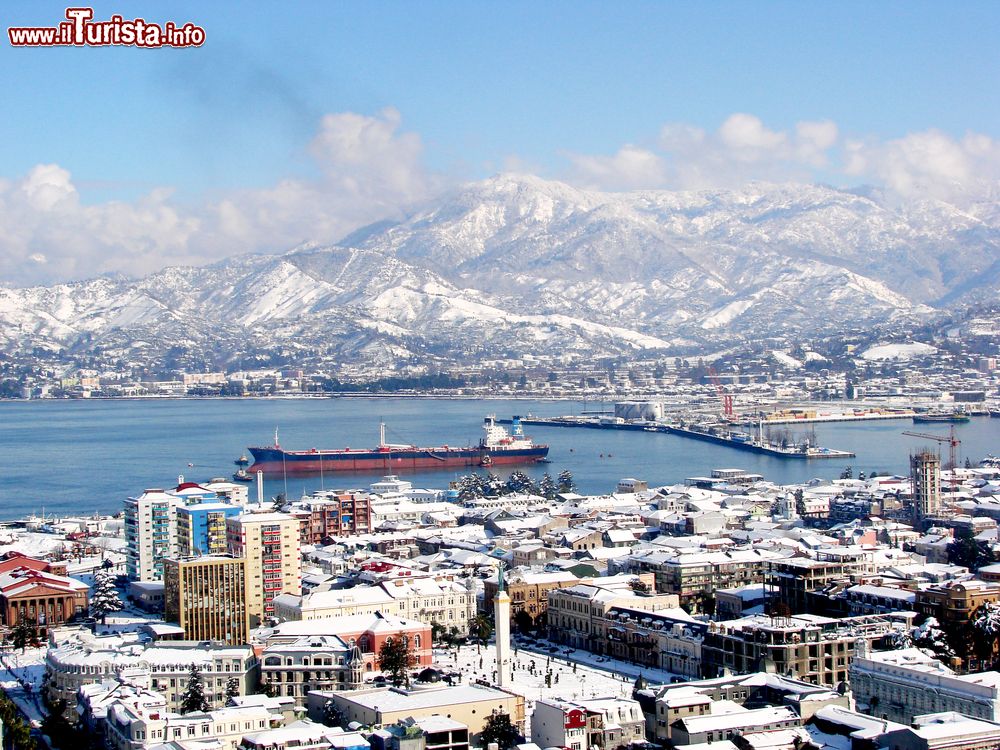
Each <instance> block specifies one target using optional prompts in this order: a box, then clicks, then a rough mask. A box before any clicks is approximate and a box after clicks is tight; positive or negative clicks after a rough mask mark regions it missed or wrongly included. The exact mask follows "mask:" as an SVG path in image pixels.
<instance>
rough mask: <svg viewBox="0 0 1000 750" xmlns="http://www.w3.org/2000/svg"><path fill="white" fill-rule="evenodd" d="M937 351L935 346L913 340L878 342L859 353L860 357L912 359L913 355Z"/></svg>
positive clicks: (870, 358) (918, 355) (919, 355)
mask: <svg viewBox="0 0 1000 750" xmlns="http://www.w3.org/2000/svg"><path fill="white" fill-rule="evenodd" d="M935 352H937V347H936V346H931V345H930V344H921V343H919V342H915V343H912V344H879V345H878V346H873V347H871V348H869V349H865V351H864V353H863V354H862V355H861V358H862V359H867V360H877V359H912V358H913V357H923V356H926V355H928V354H934V353H935Z"/></svg>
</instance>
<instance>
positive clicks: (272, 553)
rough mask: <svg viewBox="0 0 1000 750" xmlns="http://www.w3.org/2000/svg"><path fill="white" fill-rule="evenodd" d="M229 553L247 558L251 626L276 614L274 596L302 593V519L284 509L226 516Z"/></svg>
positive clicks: (248, 604) (248, 602) (248, 603)
mask: <svg viewBox="0 0 1000 750" xmlns="http://www.w3.org/2000/svg"><path fill="white" fill-rule="evenodd" d="M226 536H227V539H228V543H229V553H230V554H231V555H233V557H245V558H246V580H247V610H248V613H249V615H250V627H251V628H254V627H257V626H258V625H260V624H261V623H262V622H264V621H265V619H267V618H271V617H272V616H273V615H274V604H273V601H274V597H276V596H278V595H279V594H281V593H290V594H301V593H302V555H301V552H300V546H299V522H298V520H297V519H295V518H293V517H292V516H290V515H287V514H284V513H244V514H242V515H240V516H236V517H234V518H228V519H226Z"/></svg>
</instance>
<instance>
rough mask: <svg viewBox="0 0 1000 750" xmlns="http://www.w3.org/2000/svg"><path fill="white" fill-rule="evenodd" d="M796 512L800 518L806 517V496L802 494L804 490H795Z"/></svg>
mask: <svg viewBox="0 0 1000 750" xmlns="http://www.w3.org/2000/svg"><path fill="white" fill-rule="evenodd" d="M795 512H796V513H798V514H799V516H804V515H805V514H806V500H805V494H804V493H803V492H802V488H801V487H800V488H799V489H797V490H795Z"/></svg>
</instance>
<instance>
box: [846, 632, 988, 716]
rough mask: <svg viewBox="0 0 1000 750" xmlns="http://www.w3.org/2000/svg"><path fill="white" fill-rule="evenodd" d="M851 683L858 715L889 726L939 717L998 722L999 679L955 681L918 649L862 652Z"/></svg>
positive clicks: (969, 677)
mask: <svg viewBox="0 0 1000 750" xmlns="http://www.w3.org/2000/svg"><path fill="white" fill-rule="evenodd" d="M850 678H851V689H852V691H853V692H854V698H855V700H856V701H857V705H858V708H859V710H864V711H866V712H867V713H870V714H871V715H873V716H878V717H880V718H885V719H888V720H889V721H896V722H899V723H901V724H911V723H912V722H913V720H914V718H915V717H916V716H919V715H921V714H927V713H938V712H941V711H957V712H959V713H962V714H965V715H966V716H971V717H974V718H977V719H988V720H990V721H997V720H1000V673H997V672H979V673H976V674H968V675H956V674H955V673H954V672H953V671H952V670H951V669H950V668H949V667H947V666H945V665H944V664H942V663H941V662H940V661H938V660H937V659H935V658H933V657H931V656H928V655H927V654H925V653H924V652H923V651H922V650H920V649H918V648H907V649H900V650H897V651H867V650H865V651H863V652H862V653H860V654H859V655H858V656H856V657H855V659H854V660H853V661H852V662H851V669H850Z"/></svg>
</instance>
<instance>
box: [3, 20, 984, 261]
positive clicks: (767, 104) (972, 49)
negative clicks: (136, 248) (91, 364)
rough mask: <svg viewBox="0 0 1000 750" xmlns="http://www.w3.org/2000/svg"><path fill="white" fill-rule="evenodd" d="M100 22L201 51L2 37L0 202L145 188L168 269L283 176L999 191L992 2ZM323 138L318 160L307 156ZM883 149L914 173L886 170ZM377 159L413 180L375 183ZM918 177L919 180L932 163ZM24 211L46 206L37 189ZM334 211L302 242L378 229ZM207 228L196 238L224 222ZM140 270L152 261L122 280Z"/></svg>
mask: <svg viewBox="0 0 1000 750" xmlns="http://www.w3.org/2000/svg"><path fill="white" fill-rule="evenodd" d="M65 7H66V6H65V4H64V3H58V4H53V3H46V2H7V3H5V4H4V6H3V20H4V26H5V27H7V26H21V25H25V26H31V25H52V24H55V23H57V22H59V21H60V20H63V19H64V10H65ZM94 8H95V18H96V19H98V20H103V19H106V18H108V17H109V16H110V15H111V14H113V13H120V14H122V15H124V16H125V17H126V18H135V17H143V18H145V19H147V20H149V21H158V22H165V21H168V20H170V21H175V22H185V21H192V22H194V23H197V24H199V25H201V26H203V27H204V28H205V30H206V33H207V41H206V43H205V45H204V46H203V47H201V48H197V49H185V50H176V49H159V50H140V49H134V48H103V49H93V48H82V49H81V48H63V49H13V48H11V47H10V45H9V44H8V43H7V42H6V39H5V40H4V43H3V44H2V45H0V76H2V78H0V90H2V91H3V92H4V105H3V114H2V116H0V165H2V168H0V180H6V181H7V182H8V186H7V190H8V192H9V191H10V189H11V187H10V186H11V185H23V184H25V183H24V181H25V180H29V178H30V176H31V175H32V174H33V172H32V170H35V169H37V167H38V165H57V166H58V170H59V171H52V170H50V171H49V172H47V173H46V174H45V175H41V176H39V175H36V176H37V179H35V181H34V183H33V184H41V183H42V182H44V184H46V185H52V184H54V182H55V183H59V182H60V181H62V183H64V184H61V186H57V187H59V189H64V192H66V191H69V192H72V199H73V202H74V207H75V208H74V210H75V211H77V212H80V211H82V210H83V209H84V208H88V207H95V208H100V207H106V206H107V205H108V203H109V201H121V202H124V203H126V204H128V205H130V206H135V205H136V203H137V202H138V203H141V202H142V201H144V200H147V201H148V200H150V194H151V193H154V194H155V197H154V198H153V199H152V201H153V203H154V204H155V206H156V207H155V209H149V210H155V211H159V210H161V209H163V207H164V206H166V207H168V208H169V209H170V210H172V211H174V212H175V213H176V214H177V216H176V219H177V222H178V226H180V227H182V228H183V227H187V230H186V231H187V233H186V234H185V231H180V230H179V233H178V236H177V237H176V238H175V240H176V241H175V245H174V246H173V247H175V249H176V248H183V249H184V251H185V252H177V253H174V254H173V255H170V258H171V259H174V260H185V259H186V260H191V259H192V258H197V257H199V253H202V254H203V253H204V249H203V246H204V245H205V244H206V243H208V242H209V235H208V234H206V231H207V230H206V227H208V226H209V225H210V224H212V220H210V219H209V218H207V216H206V214H205V213H204V212H205V211H209V212H210V213H217V209H218V207H219V205H220V204H222V203H225V202H226V201H227V200H229V201H232V202H234V204H239V205H240V206H241V208H242V210H243V211H244V213H245V214H246V215H249V214H250V213H253V211H257V212H260V211H263V209H262V205H261V202H262V201H266V200H267V198H268V195H270V197H271V198H272V199H273V198H274V195H273V194H272V193H273V192H274V191H276V190H277V189H278V187H279V186H280V185H281V184H282V183H283V182H288V181H293V182H295V184H296V185H299V186H300V187H302V189H305V188H306V187H314V186H315V185H316V184H317V183H320V182H322V183H323V184H324V185H326V186H327V188H329V186H330V185H331V184H336V185H340V186H341V187H340V188H338V189H343V188H342V185H343V184H346V183H347V182H351V183H352V184H353V183H354V182H357V181H358V180H359V179H361V180H363V179H366V178H367V175H369V174H372V173H375V174H376V175H377V177H376V179H375V183H374V185H375V187H373V188H372V190H375V189H376V188H378V186H381V188H380V189H381V192H382V193H389V194H390V195H389V196H388V198H387V201H386V204H387V205H386V207H385V208H386V209H387V210H388V209H391V208H392V207H393V206H395V207H396V208H398V207H399V206H403V205H404V204H407V203H410V202H412V201H414V200H419V199H420V198H422V197H425V196H426V195H429V194H432V193H433V192H434V190H435V189H438V188H440V186H442V185H448V184H453V183H454V182H456V181H460V180H466V179H478V178H482V177H485V176H488V175H490V174H493V173H495V172H498V171H503V170H505V169H511V168H514V169H519V170H524V171H531V172H535V173H538V174H540V175H542V176H544V177H549V178H556V179H566V180H568V181H571V182H576V183H578V184H580V185H582V186H585V187H596V188H605V189H621V188H631V187H664V188H689V187H716V186H718V187H726V186H732V185H733V184H735V183H739V182H741V181H745V180H747V179H766V180H776V179H777V180H780V179H785V178H788V179H810V180H824V181H828V182H831V183H833V184H854V183H860V182H874V183H876V184H878V183H880V182H881V183H884V184H889V185H890V186H892V187H894V188H898V189H900V190H902V191H905V190H907V189H914V185H919V186H920V187H921V189H924V186H925V185H927V184H929V183H928V182H927V181H928V180H930V181H931V182H933V181H934V180H937V181H938V182H940V183H941V184H945V183H948V184H953V183H955V182H956V180H957V181H959V182H963V183H971V182H972V181H974V180H975V181H980V180H986V181H993V180H995V178H996V177H997V172H996V170H997V158H996V151H995V147H996V140H997V139H998V138H1000V132H997V131H998V129H1000V96H998V95H997V94H998V89H1000V86H998V84H1000V53H998V52H997V49H998V46H1000V45H998V43H997V42H998V39H1000V33H998V32H1000V3H996V2H963V3H960V4H946V3H943V2H935V3H931V2H837V3H832V2H828V3H818V2H817V3H808V2H805V3H804V2H698V3H695V2H683V3H682V2H673V3H668V2H655V3H645V2H633V3H618V2H614V3H613V2H604V3H596V2H542V3H539V2H507V3H487V2H461V3H459V2H412V1H411V2H361V1H360V0H359V1H357V2H354V1H352V2H335V3H331V2H323V3H306V2H304V3H223V2H217V3H198V4H195V3H183V2H172V3H162V2H161V3H149V2H124V1H120V2H117V3H105V2H100V3H97V4H95V5H94ZM347 113H353V114H354V115H356V116H358V117H361V118H369V119H368V120H364V121H360V122H362V126H364V124H365V123H367V125H370V126H371V127H373V128H375V129H376V130H377V131H378V132H377V133H375V134H374V135H373V138H374V139H375V140H376V141H378V143H379V144H380V145H378V146H377V148H376V151H377V152H378V153H377V155H376V158H375V162H376V163H375V166H374V167H372V170H371V171H368V165H367V162H366V158H367V157H366V154H365V153H360V152H359V153H358V156H357V159H355V158H354V155H353V154H352V153H347V152H345V149H348V150H349V149H350V144H349V143H346V142H345V141H344V140H343V138H341V137H340V135H338V134H342V133H343V130H344V128H345V127H347V129H348V130H351V129H352V128H353V127H354V125H357V124H358V122H359V121H355V120H350V121H349V122H347V123H346V124H345V122H340V121H336V122H328V123H327V131H324V125H323V122H324V121H323V118H324V116H327V115H338V114H341V115H343V114H347ZM734 115H737V119H736V120H732V119H731V118H733V116H734ZM802 123H825V124H826V125H825V126H824V128H821V129H820V130H817V129H816V127H813V126H812V125H806V126H804V127H801V128H800V124H802ZM665 128H667V130H665ZM797 128H799V129H798V130H797ZM330 129H333V130H332V131H331V130H330ZM334 131H335V132H334ZM324 132H327V135H329V136H330V137H329V138H327V139H326V141H325V143H326V145H327V146H330V147H331V148H333V149H334V150H336V153H335V154H334V155H333V156H331V155H330V154H329V153H328V152H326V151H323V152H322V153H320V151H322V150H323V148H325V147H324V146H322V144H320V140H322V139H321V136H322V134H323V133H324ZM678 133H682V136H683V137H681V136H679V135H678ZM970 133H972V134H976V138H977V139H979V140H976V141H975V142H973V141H969V140H968V138H969V134H970ZM920 134H924V136H923V140H918V141H913V140H912V138H919V137H920ZM983 138H985V139H986V140H982V139H983ZM908 139H911V140H908ZM963 139H965V140H964V141H963ZM330 144H333V145H332V146H331V145H330ZM369 145H370V144H369ZM397 148H400V149H402V152H401V153H402V156H400V155H399V153H400V152H398V151H396V150H395V149H397ZM734 148H735V149H737V150H736V151H734V150H733V149H734ZM623 149H624V151H623ZM894 149H895V150H894ZM362 150H363V149H362ZM900 154H902V155H903V156H900ZM928 154H929V156H928ZM900 158H902V159H903V160H904V161H907V160H908V161H907V163H908V164H909V165H910V166H908V167H907V168H906V170H905V171H904V172H903V173H900V169H899V166H898V164H899V160H900ZM380 160H381V161H380ZM392 162H396V163H397V164H404V165H408V167H410V168H412V172H413V173H412V174H409V173H408V174H405V175H404V174H400V173H399V170H398V169H394V171H393V174H392V175H391V176H389V177H387V176H386V170H387V169H388V167H387V164H388V163H392ZM921 162H923V164H921ZM928 163H929V164H932V165H934V170H935V171H934V172H933V174H925V172H926V171H927V170H926V169H925V165H926V164H928ZM734 164H735V165H736V167H738V168H736V167H734V166H733V165H734ZM418 172H419V173H418ZM64 175H65V177H64ZM345 175H346V176H345ZM348 178H349V179H348ZM939 178H940V179H939ZM387 180H388V182H387ZM53 181H54V182H53ZM70 182H71V188H67V187H66V185H68V184H70ZM387 184H389V185H391V186H392V189H391V190H388V191H386V190H384V189H382V188H385V186H386V185H387ZM160 189H167V190H169V191H171V192H170V194H169V196H168V197H164V196H162V195H161V194H160V193H159V192H156V191H158V190H160ZM935 189H936V188H935ZM942 189H944V188H942ZM247 191H263V192H264V193H267V194H268V195H262V194H260V193H254V195H253V196H252V197H253V201H252V203H253V206H254V208H253V210H250V209H247V208H246V206H245V205H244V204H243V203H241V201H244V200H245V199H246V200H249V199H248V198H247V196H246V193H247ZM394 191H395V192H394ZM325 194H327V195H329V196H331V197H334V198H335V197H337V196H338V195H339V194H338V193H336V192H333V193H330V192H329V190H327V193H325ZM234 196H237V197H234ZM940 197H946V198H947V197H951V196H950V193H949V194H942V195H941V196H940ZM354 198H357V199H358V200H359V201H360V200H361V199H363V198H364V195H361V196H354ZM279 200H280V199H279ZM43 203H45V209H46V210H51V208H52V205H51V204H52V201H48V202H44V201H43ZM390 204H392V205H390ZM19 207H20V210H27V209H25V208H24V207H23V206H20V204H18V203H17V202H16V201H14V200H13V199H12V198H11V197H10V195H8V196H7V201H6V204H4V201H3V195H2V193H0V222H3V221H4V217H5V216H6V221H7V222H11V221H16V220H17V213H16V211H17V210H19ZM147 208H148V205H147ZM147 212H148V211H147ZM390 212H391V211H390ZM140 213H141V212H140ZM348 214H349V215H347V216H345V217H344V220H343V221H341V222H339V223H337V222H330V223H328V224H326V225H324V226H322V227H315V228H313V229H314V230H315V231H316V232H320V231H326V232H328V233H333V234H336V233H337V232H339V231H340V230H341V229H344V228H349V227H350V226H351V225H353V224H357V223H358V222H361V221H364V220H370V219H371V218H372V216H368V215H366V214H365V212H364V211H360V210H358V211H355V212H354V214H351V213H350V212H348ZM119 218H120V217H119ZM77 220H78V221H80V222H82V223H83V224H85V225H87V226H92V225H93V224H94V223H95V222H97V223H100V222H102V221H103V222H105V223H106V222H107V221H108V220H109V218H108V216H107V214H104V215H102V216H96V217H95V216H90V217H89V218H87V220H86V221H85V220H84V217H79V216H78V217H77ZM122 221H123V222H124V223H125V224H128V225H129V226H132V225H134V224H135V222H136V221H138V219H137V218H136V216H135V215H134V214H133V215H130V216H129V217H128V220H127V221H125V220H122ZM188 221H190V222H191V223H190V224H188V223H186V222H188ZM168 223H169V222H168ZM217 224H218V221H217V220H216V225H213V226H214V228H213V230H212V232H211V233H210V234H211V237H213V238H215V240H219V238H220V237H221V236H222V235H223V234H225V230H223V229H219V227H218V226H217ZM159 229H160V230H161V231H162V230H163V225H162V224H161V225H160V226H159ZM273 229H274V233H273V234H272V235H269V236H270V237H272V239H270V240H269V242H270V244H271V245H277V244H280V236H281V235H280V227H274V228H273ZM139 234H140V235H141V232H140V233H139ZM237 234H238V233H237ZM253 234H255V233H254V232H250V231H245V232H243V234H240V235H239V236H236V235H232V236H230V235H227V237H229V239H231V240H232V242H231V243H229V244H226V243H225V242H224V243H223V244H226V247H227V251H229V250H232V251H235V250H237V249H238V248H239V245H240V242H241V241H242V240H243V239H245V237H247V236H251V235H253ZM307 234H308V233H307ZM53 239H54V238H53V237H51V236H49V237H42V236H33V237H29V238H27V239H24V240H23V241H22V242H21V245H20V246H19V247H18V248H17V249H16V252H15V251H14V250H9V249H8V251H7V255H6V256H5V255H4V254H3V251H2V247H3V246H2V242H0V260H3V259H4V258H5V257H6V258H7V259H8V260H9V261H14V260H16V259H17V258H18V257H19V256H18V255H17V253H21V254H22V255H24V256H25V257H27V256H28V255H30V254H31V253H30V252H29V251H32V250H34V254H35V255H39V254H43V255H44V254H45V253H44V252H43V251H41V250H39V247H41V246H42V245H44V244H45V243H51V242H52V241H53ZM133 239H136V238H133ZM289 239H290V242H289V245H291V244H294V241H297V240H298V239H300V238H299V237H290V238H289ZM322 239H333V238H331V237H323V238H322ZM109 242H110V240H107V239H105V240H102V243H103V244H102V246H107V247H110V245H109V244H108V243H109ZM112 244H113V243H112ZM248 249H266V248H260V247H256V248H248ZM165 252H166V251H165ZM166 254H168V255H169V253H166ZM148 262H151V259H150V257H148V254H147V257H146V260H145V261H142V262H140V263H139V265H137V266H135V268H130V267H129V265H128V263H125V264H124V265H123V266H122V267H123V268H125V269H127V270H142V263H147V264H148ZM46 265H47V266H48V268H49V269H51V268H52V264H51V263H41V262H40V264H39V267H38V269H37V270H39V274H37V275H38V278H39V279H44V278H47V277H46V273H43V271H46V269H44V268H42V266H46Z"/></svg>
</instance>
